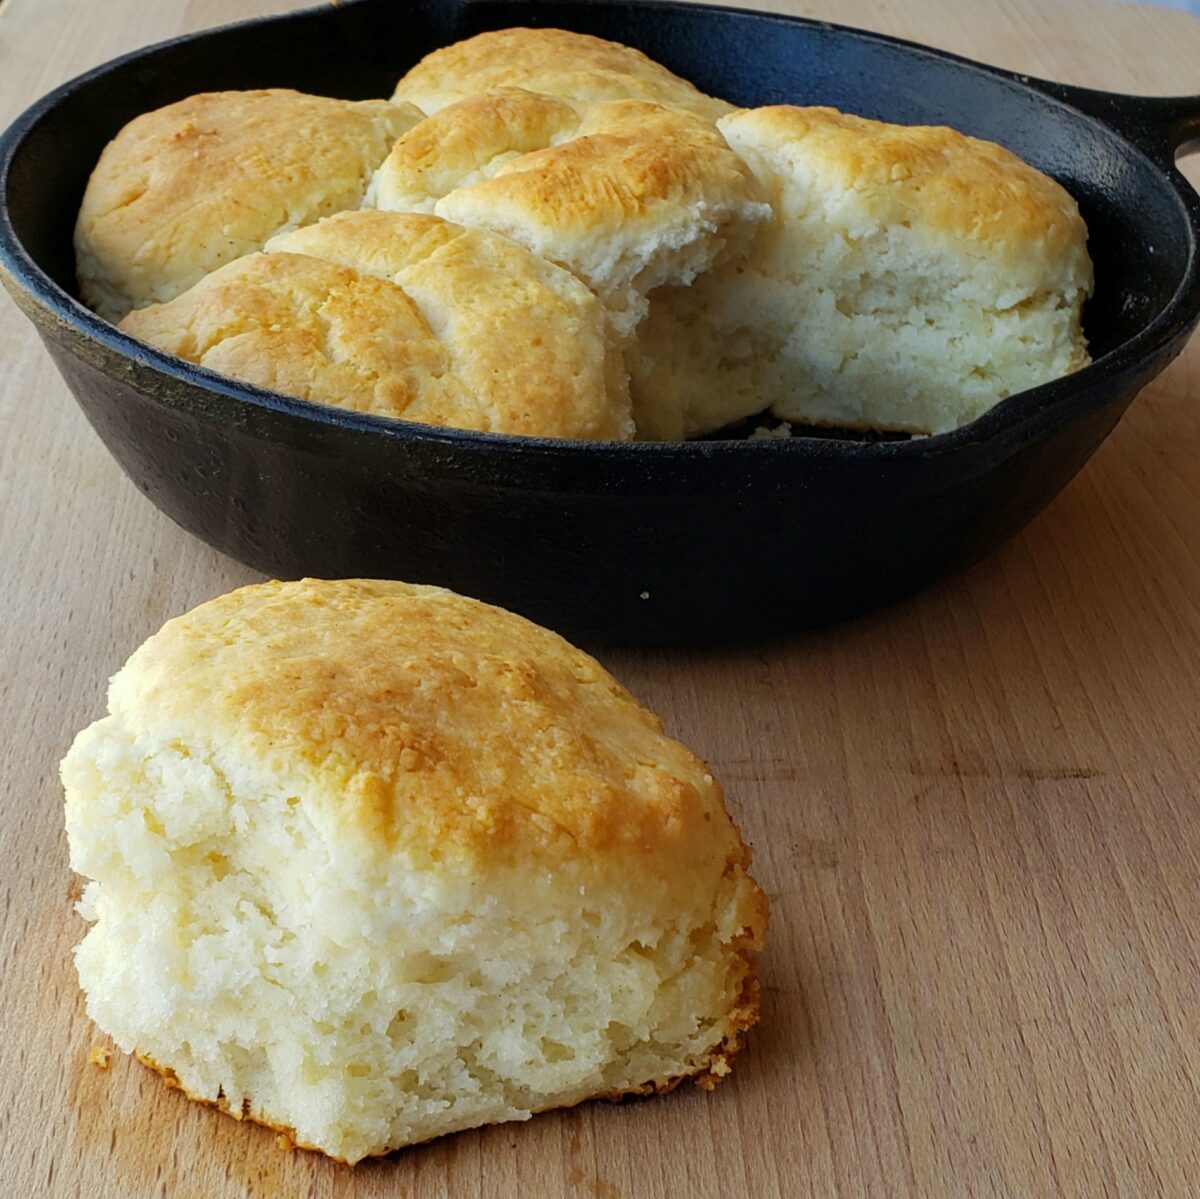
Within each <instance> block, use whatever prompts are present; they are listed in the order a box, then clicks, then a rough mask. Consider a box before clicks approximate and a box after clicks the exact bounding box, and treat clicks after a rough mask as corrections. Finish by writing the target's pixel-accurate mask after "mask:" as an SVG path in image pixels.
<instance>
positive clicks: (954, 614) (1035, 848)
mask: <svg viewBox="0 0 1200 1199" xmlns="http://www.w3.org/2000/svg"><path fill="white" fill-rule="evenodd" d="M396 2H397V3H403V2H404V0H396ZM286 6H287V5H286V4H285V2H284V0H253V2H235V0H190V2H189V3H183V2H175V0H157V2H156V3H153V4H145V3H140V2H137V0H106V2H105V3H103V4H99V3H88V2H87V0H70V2H68V0H7V3H5V4H2V5H0V124H2V123H7V121H8V120H9V119H10V118H11V117H12V116H13V115H15V114H16V112H17V111H18V110H19V109H20V108H21V107H23V106H24V105H25V104H26V103H27V102H28V101H30V100H32V99H33V98H34V97H35V96H37V95H38V94H40V93H41V92H43V91H45V90H46V89H48V88H49V87H51V86H52V85H54V84H55V83H57V82H59V81H60V80H62V79H64V78H65V77H67V76H69V75H72V74H74V73H76V72H78V71H80V70H82V69H84V68H86V67H88V66H91V65H92V64H94V63H96V62H99V61H101V60H103V59H105V58H108V57H110V56H112V55H114V54H117V53H119V52H121V51H124V50H127V49H129V48H132V47H134V46H136V45H138V44H141V43H143V42H147V41H151V40H156V39H158V38H161V37H165V36H168V35H171V34H174V33H177V32H181V31H184V30H189V29H194V28H197V27H200V26H203V25H208V24H215V23H218V22H221V21H225V20H228V19H231V18H234V17H235V16H239V15H244V14H250V13H254V12H259V11H268V10H271V9H282V8H284V7H286ZM776 7H779V8H792V9H794V10H797V11H804V12H810V13H815V14H817V15H821V16H825V17H830V18H833V19H838V20H842V21H845V22H849V23H858V24H861V25H866V26H871V27H875V28H879V29H883V30H886V31H887V32H892V33H898V34H902V35H905V36H909V37H912V38H915V39H920V40H925V41H928V42H933V43H936V44H938V45H942V46H945V47H948V48H951V49H954V50H957V51H960V52H964V53H967V54H971V55H974V56H976V57H980V58H986V59H989V60H992V61H995V62H1000V63H1003V64H1005V65H1007V66H1011V67H1015V68H1020V69H1023V70H1027V71H1030V72H1034V73H1038V74H1042V75H1047V76H1057V77H1059V78H1062V79H1065V80H1070V81H1075V82H1084V83H1089V84H1093V85H1096V86H1104V87H1110V88H1115V89H1126V90H1140V91H1146V92H1172V91H1174V92H1187V91H1200V24H1198V23H1195V22H1193V21H1192V20H1191V19H1190V18H1188V17H1184V16H1182V15H1180V14H1176V13H1171V12H1167V11H1162V10H1150V9H1145V8H1133V7H1131V6H1100V5H1095V6H1088V7H1085V6H1082V5H1079V4H1076V3H1074V2H1072V3H1071V4H1067V3H1055V2H1049V3H1047V2H1045V0H995V2H985V0H974V2H973V3H960V2H959V0H903V2H902V3H898V4H884V3H883V2H882V0H855V2H853V3H844V4H836V3H833V2H832V0H830V2H828V3H812V4H804V3H797V4H789V3H781V4H777V5H776ZM1193 177H1195V175H1194V174H1193ZM0 430H3V432H2V433H0V603H2V605H3V606H2V608H0V614H2V620H3V625H2V631H0V696H2V703H0V713H2V719H3V737H2V743H0V755H2V757H0V898H2V903H0V1021H2V1022H3V1035H2V1036H0V1195H3V1196H6V1197H11V1199H33V1197H42V1196H47V1197H48V1196H73V1195H83V1196H88V1197H89V1199H91V1197H101V1199H109V1197H116V1199H126V1197H128V1199H141V1197H142V1196H152V1195H168V1196H172V1197H173V1199H174V1197H178V1199H192V1197H193V1196H195V1197H200V1196H203V1197H205V1199H210V1197H218V1196H219V1197H224V1196H241V1195H255V1196H292V1195H304V1196H320V1197H323V1199H324V1197H332V1196H343V1197H351V1196H353V1197H354V1199H365V1197H367V1196H384V1195H387V1196H400V1195H403V1196H413V1197H414V1199H415V1197H422V1199H423V1197H426V1196H430V1197H432V1196H453V1197H454V1199H459V1197H463V1199H468V1197H470V1196H481V1197H492V1196H503V1195H508V1194H517V1193H520V1194H522V1195H526V1196H585V1197H592V1199H619V1197H623V1199H634V1197H638V1199H640V1197H643V1196H649V1197H657V1196H668V1195H669V1196H683V1195H687V1196H715V1195H728V1196H739V1197H740V1196H745V1197H753V1199H758V1197H763V1199H770V1197H772V1196H786V1197H789V1199H790V1197H792V1196H806V1195H814V1196H826V1195H840V1196H858V1195H870V1196H905V1195H920V1196H943V1195H944V1196H964V1195H996V1196H1041V1195H1053V1194H1059V1193H1062V1194H1067V1195H1075V1196H1087V1197H1094V1196H1100V1195H1110V1194H1112V1195H1116V1194H1122V1195H1129V1196H1137V1197H1148V1196H1154V1195H1166V1196H1185V1195H1194V1194H1197V1193H1198V1192H1200V1162H1198V1160H1197V1158H1198V1148H1197V1147H1198V1143H1200V1136H1198V1133H1200V974H1198V971H1197V967H1198V962H1200V782H1198V777H1197V776H1198V773H1200V722H1198V721H1197V710H1198V707H1200V702H1198V701H1200V345H1197V346H1195V347H1193V348H1192V349H1191V350H1189V351H1188V352H1186V353H1185V355H1184V357H1183V358H1182V359H1181V360H1180V361H1179V362H1178V363H1177V364H1176V365H1175V366H1174V367H1173V368H1172V369H1171V370H1170V371H1169V372H1168V373H1167V374H1166V375H1165V376H1164V377H1163V378H1162V379H1160V380H1159V381H1158V382H1157V383H1156V384H1155V385H1154V386H1153V387H1151V388H1150V389H1149V390H1148V391H1147V392H1146V393H1145V394H1144V396H1143V397H1142V398H1141V399H1140V400H1139V401H1138V402H1137V403H1136V405H1135V406H1134V408H1133V409H1132V411H1131V412H1130V414H1129V416H1128V417H1127V418H1126V419H1125V421H1124V422H1123V423H1122V424H1121V425H1120V427H1119V428H1118V429H1117V431H1116V432H1115V433H1114V435H1113V436H1112V437H1111V439H1110V440H1109V441H1108V443H1107V444H1106V445H1105V446H1104V448H1103V449H1102V450H1101V451H1100V453H1099V454H1097V456H1096V457H1095V459H1094V460H1093V462H1092V463H1091V464H1090V465H1089V466H1088V467H1087V469H1086V470H1085V471H1084V472H1083V474H1082V475H1081V476H1080V478H1079V479H1078V480H1077V481H1076V482H1075V483H1074V484H1073V485H1072V486H1071V487H1070V488H1069V489H1068V490H1067V491H1066V492H1065V494H1063V496H1062V497H1061V498H1060V499H1059V500H1058V501H1057V502H1056V503H1055V504H1054V505H1053V506H1052V507H1051V508H1050V509H1049V510H1048V511H1047V512H1046V513H1045V514H1044V515H1043V516H1042V517H1041V518H1039V519H1038V520H1037V521H1036V522H1035V524H1034V525H1033V526H1032V527H1031V528H1030V529H1029V530H1028V531H1027V532H1026V533H1025V534H1024V535H1023V536H1021V537H1020V538H1019V539H1018V540H1017V541H1016V542H1015V543H1013V544H1012V545H1010V546H1009V547H1008V548H1006V549H1004V550H1003V551H1001V552H1000V553H998V554H996V555H995V556H994V557H992V558H991V559H990V560H988V561H987V562H985V563H983V564H981V565H980V566H978V567H976V568H975V569H973V570H972V571H970V572H969V573H968V574H966V575H964V576H962V577H959V578H957V579H954V580H951V581H949V582H947V583H944V584H942V585H939V586H937V587H935V588H933V589H932V590H931V591H928V592H927V593H925V594H924V595H922V596H920V597H918V598H917V599H914V600H912V601H910V602H908V603H905V604H903V605H902V606H900V607H897V608H894V609H892V610H890V611H887V612H884V613H881V614H878V615H875V616H872V617H869V618H867V619H864V620H860V621H858V622H857V623H854V624H852V625H848V626H845V627H841V628H837V629H834V630H831V631H827V632H820V633H815V634H812V635H808V636H804V637H801V638H797V639H795V640H791V641H786V642H781V643H778V644H774V645H770V646H760V647H756V648H754V649H737V650H729V651H724V652H705V653H681V652H680V653H654V652H642V653H609V654H606V655H604V656H605V659H606V661H607V663H608V664H609V665H610V666H611V667H612V668H613V669H614V670H615V672H616V673H617V675H618V676H620V677H621V678H622V679H623V680H624V681H625V682H627V683H628V684H629V685H630V686H632V688H633V689H634V690H635V691H636V692H638V693H639V694H640V695H642V696H643V697H644V698H645V699H646V700H647V701H648V702H649V703H650V704H651V705H652V706H654V707H655V708H657V709H658V710H659V711H661V712H662V713H663V714H664V716H665V718H666V720H667V723H668V726H669V727H670V728H671V729H672V730H673V731H674V732H676V733H677V734H678V735H680V736H681V737H683V738H684V739H685V740H686V741H688V742H689V743H690V744H691V745H693V746H695V747H696V748H697V749H698V750H699V751H700V752H702V753H703V754H705V755H706V756H707V757H708V758H709V759H710V761H711V762H712V764H713V767H714V769H715V771H716V773H717V774H718V776H719V777H720V778H721V779H723V780H724V781H725V783H726V784H727V787H728V790H729V792H730V795H731V799H732V804H733V806H734V808H735V809H736V814H737V816H738V818H739V820H740V822H741V824H742V826H743V828H744V830H745V831H746V833H747V835H748V837H749V839H750V840H751V842H752V843H753V844H754V845H755V846H756V847H757V859H756V862H757V867H756V873H757V875H758V877H759V879H760V880H761V881H762V883H763V885H764V886H765V888H766V890H767V891H768V892H769V894H770V897H771V900H772V903H773V914H772V927H771V935H770V943H769V949H768V952H767V954H766V956H765V958H764V960H763V963H762V973H763V981H764V1010H763V1022H762V1027H761V1030H760V1031H759V1032H757V1033H756V1034H755V1036H754V1039H753V1044H752V1047H751V1049H750V1050H749V1052H748V1053H747V1054H746V1055H745V1056H744V1057H743V1058H742V1059H741V1060H740V1061H739V1064H738V1068H737V1070H736V1073H735V1075H734V1077H733V1079H732V1080H731V1081H730V1082H729V1083H727V1084H726V1085H724V1086H722V1087H720V1088H719V1089H718V1090H717V1091H716V1092H715V1093H714V1094H712V1095H711V1096H710V1095H706V1094H704V1093H703V1092H700V1091H697V1090H694V1089H688V1090H684V1091H681V1092H678V1093H676V1094H675V1095H673V1096H671V1097H668V1098H665V1099H661V1100H656V1101H652V1102H645V1103H636V1104H630V1105H626V1106H622V1107H613V1106H608V1105H592V1106H588V1107H584V1108H582V1109H578V1110H575V1111H571V1112H566V1113H562V1114H552V1115H548V1116H543V1117H540V1118H538V1119H535V1120H534V1121H532V1122H530V1123H528V1124H525V1125H519V1126H507V1127H500V1128H493V1129H489V1130H485V1131H482V1132H477V1133H468V1134H464V1135H461V1136H458V1137H454V1138H451V1139H448V1140H444V1141H442V1142H438V1143H436V1144H433V1145H431V1146H428V1147H425V1148H421V1149H417V1150H415V1151H412V1152H408V1153H404V1154H400V1155H398V1156H396V1157H394V1158H392V1159H391V1160H387V1161H384V1162H382V1163H374V1164H366V1165H363V1166H361V1167H360V1168H359V1169H358V1170H356V1171H353V1172H352V1171H350V1170H348V1169H346V1168H344V1167H337V1166H334V1165H331V1164H329V1163H328V1162H326V1161H324V1160H322V1159H320V1158H318V1157H316V1156H314V1155H311V1154H306V1153H294V1154H288V1153H286V1152H283V1151H281V1150H280V1149H279V1148H278V1147H277V1145H276V1142H275V1138H274V1136H273V1135H272V1134H270V1133H268V1132H265V1131H264V1130H262V1129H259V1128H256V1127H254V1126H252V1125H248V1124H247V1125H239V1124H237V1123H235V1122H233V1121H232V1120H230V1119H228V1118H227V1117H224V1116H221V1115H218V1114H217V1113H215V1112H212V1111H210V1110H206V1109H203V1108H200V1107H196V1106H193V1105H190V1104H189V1103H187V1102H186V1101H185V1100H184V1099H182V1098H181V1097H180V1096H179V1095H178V1093H175V1092H169V1091H167V1090H165V1089H164V1088H163V1087H162V1085H161V1084H160V1082H159V1081H158V1079H157V1078H155V1077H154V1076H152V1075H150V1074H149V1073H147V1072H146V1071H144V1070H143V1069H142V1068H141V1067H139V1066H138V1065H136V1064H134V1063H131V1062H130V1061H128V1060H125V1059H122V1058H118V1059H116V1060H115V1061H114V1063H113V1065H112V1068H111V1069H110V1070H108V1071H107V1072H104V1071H101V1070H99V1069H97V1068H95V1067H94V1066H90V1065H89V1064H88V1062H87V1053H88V1049H89V1047H90V1046H91V1045H92V1044H93V1042H94V1041H96V1040H98V1039H100V1038H98V1037H97V1035H96V1034H95V1032H94V1030H93V1029H92V1028H91V1026H90V1025H89V1023H88V1021H87V1019H86V1018H85V1016H84V1014H83V1007H82V1003H81V1001H80V998H79V996H78V993H77V989H76V983H75V976H74V971H73V968H72V965H71V961H70V948H71V946H72V945H73V944H74V943H75V942H76V941H77V940H78V938H79V937H80V935H81V932H82V928H83V926H82V922H81V921H80V920H79V919H78V918H77V917H76V916H74V915H73V914H72V911H71V899H72V897H73V895H74V893H75V892H74V886H73V883H72V881H71V876H70V874H69V872H68V869H67V864H66V849H65V844H64V839H63V836H62V832H61V815H60V808H61V797H60V792H59V787H58V783H57V778H56V770H55V768H56V763H57V761H58V759H59V758H60V757H61V755H62V753H63V751H64V749H65V748H66V746H67V744H68V743H69V741H70V738H71V736H72V734H73V733H74V732H75V731H76V730H77V729H79V728H80V727H81V726H82V725H84V724H85V723H87V722H88V721H89V720H91V719H92V718H94V717H95V716H96V715H97V714H98V713H99V712H100V711H101V709H102V695H103V689H104V684H105V680H106V678H107V676H108V675H109V674H110V673H112V672H113V671H114V670H115V669H116V668H117V666H119V665H120V663H121V662H122V661H123V660H124V658H125V657H126V655H127V654H128V653H129V652H130V651H131V650H132V649H133V648H134V647H135V646H136V645H137V644H138V643H139V642H140V641H141V640H142V639H143V638H144V637H146V636H147V635H148V634H149V633H151V632H152V631H153V630H154V629H156V628H157V627H158V626H159V625H160V624H161V623H162V621H163V620H164V619H165V618H167V617H168V616H170V615H172V614H174V613H177V612H180V611H182V610H184V609H186V608H188V607H190V606H191V605H193V604H195V603H197V602H198V601H200V600H202V599H205V598H207V597H209V596H212V595H214V594H216V593H218V592H222V591H225V590H227V589H229V588H231V587H233V586H236V585H238V584H240V583H243V582H246V581H248V580H249V579H250V578H251V577H252V576H251V574H250V573H249V572H248V571H246V570H244V569H243V568H241V567H239V566H237V565H235V564H233V563H231V562H229V561H227V560H225V559H223V558H221V557H219V556H218V555H217V554H215V553H213V552H212V551H210V550H208V549H206V548H204V547H203V546H201V545H200V544H198V543H197V542H195V541H192V540H191V539H190V538H188V537H187V536H185V535H184V534H183V533H182V532H180V531H179V530H178V529H176V528H175V527H174V526H173V525H172V524H171V523H170V522H169V521H168V520H167V519H166V517H164V516H162V515H160V514H159V513H158V512H157V511H156V510H155V509H154V508H153V507H151V506H150V504H149V503H148V502H147V501H146V500H145V499H144V498H142V496H141V495H139V494H138V493H137V492H136V491H135V489H134V488H133V486H132V485H131V484H130V483H128V482H127V481H126V479H125V478H124V477H123V476H122V475H121V474H120V472H119V471H118V469H117V468H116V466H115V465H114V464H113V463H112V462H111V461H110V460H109V458H108V457H107V455H106V454H105V452H104V450H103V449H102V448H101V446H100V443H99V442H98V440H97V439H96V437H95V436H94V435H93V434H92V433H91V431H90V430H89V429H88V427H87V426H86V424H85V422H84V420H83V418H82V416H81V415H80V414H79V412H78V411H77V410H76V408H75V406H74V404H73V403H72V401H71V400H70V398H69V396H68V394H67V391H66V388H65V387H64V386H63V385H62V383H61V382H60V381H59V379H58V377H57V376H56V374H55V372H54V369H53V368H52V366H51V365H50V363H49V361H48V359H47V358H46V356H45V355H44V353H43V351H42V349H41V347H40V345H39V344H38V343H37V341H36V339H35V337H34V335H33V333H32V330H31V329H30V328H28V327H27V326H26V325H25V323H24V322H23V320H22V319H21V318H20V317H19V315H18V314H17V312H16V310H15V308H14V307H13V306H12V305H11V304H9V303H8V302H7V301H0Z"/></svg>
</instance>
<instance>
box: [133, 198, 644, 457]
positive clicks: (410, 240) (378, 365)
mask: <svg viewBox="0 0 1200 1199" xmlns="http://www.w3.org/2000/svg"><path fill="white" fill-rule="evenodd" d="M266 250H267V252H264V253H256V254H251V255H248V256H247V257H245V258H240V259H238V260H236V261H235V262H232V263H230V264H229V265H228V266H225V267H222V268H221V269H219V270H218V271H215V272H214V273H213V274H211V275H208V276H207V277H205V278H204V279H203V280H201V281H200V283H198V284H197V285H196V286H195V287H193V288H191V289H190V290H189V291H187V292H185V293H184V294H183V295H181V296H179V297H178V298H176V299H174V300H172V301H170V302H169V303H166V304H159V305H154V306H151V307H149V308H143V309H139V310H138V311H136V312H132V313H130V314H129V315H128V316H127V317H126V318H125V320H124V321H122V323H121V328H122V329H124V330H125V331H126V332H128V333H130V334H132V335H133V336H134V337H137V338H139V339H140V340H142V341H145V342H147V343H149V344H151V345H154V346H157V347H158V348H159V349H162V350H166V351H167V352H169V353H171V354H174V355H176V356H177V357H180V358H184V359H187V360H188V361H189V362H195V363H198V364H199V365H201V366H205V367H208V368H209V369H211V370H214V371H218V372H220V373H221V374H225V375H230V376H232V377H233V378H236V379H241V380H243V381H245V382H247V383H253V384H255V385H257V386H260V387H266V388H270V389H271V390H274V391H278V392H282V393H283V394H285V395H291V396H297V397H299V398H300V399H304V400H311V401H314V402H317V403H324V404H330V405H333V406H336V407H339V408H345V409H348V410H351V411H355V412H365V413H371V414H373V415H376V416H388V417H395V418H399V419H404V420H413V421H422V422H425V423H428V424H434V425H450V426H454V427H457V428H463V429H478V430H482V431H486V432H493V433H516V434H532V435H541V436H551V437H569V438H578V439H597V438H605V439H613V440H625V439H627V438H629V437H630V436H632V433H633V423H632V419H631V416H630V400H629V391H628V383H627V377H626V374H625V371H624V367H623V364H622V360H621V355H620V350H619V348H618V346H617V344H616V340H615V338H614V336H613V333H612V330H611V326H610V324H609V322H608V321H607V319H606V316H605V313H604V309H603V307H602V306H601V304H600V302H599V301H598V300H597V299H596V297H595V296H594V295H593V294H592V293H591V292H590V291H589V290H588V288H587V287H586V286H585V285H584V284H583V283H581V282H580V281H579V280H578V279H576V278H575V277H574V276H573V275H571V274H570V273H569V272H568V271H566V270H563V269H562V268H561V267H557V266H555V265H554V264H553V263H549V262H546V261H544V260H543V259H541V258H538V257H537V256H536V255H534V254H531V253H530V252H529V251H528V250H526V249H524V248H523V247H521V246H519V245H517V244H516V243H515V242H512V241H510V240H508V239H507V238H504V237H500V236H498V235H496V234H492V233H489V232H487V231H481V230H470V229H464V228H462V227H461V226H459V225H454V224H451V223H449V222H447V221H443V220H441V219H440V218H438V217H433V216H422V215H417V214H411V213H391V212H373V211H361V212H345V213H340V214H338V215H336V216H333V217H329V218H327V219H326V220H323V221H320V222H318V223H316V224H312V225H307V226H305V227H304V228H302V229H297V230H293V231H291V232H288V233H284V234H279V235H277V236H276V237H274V238H272V239H271V240H270V241H269V242H268V243H267V247H266Z"/></svg>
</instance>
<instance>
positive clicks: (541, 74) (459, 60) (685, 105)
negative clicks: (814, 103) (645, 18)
mask: <svg viewBox="0 0 1200 1199" xmlns="http://www.w3.org/2000/svg"><path fill="white" fill-rule="evenodd" d="M497 87H523V88H526V89H528V90H529V91H534V92H542V93H544V94H545V95H548V96H557V97H559V98H561V99H564V100H582V101H590V100H648V101H650V102H651V103H654V104H662V105H665V106H667V107H669V108H681V109H685V110H687V111H688V112H693V113H695V114H696V115H697V116H702V117H705V118H706V119H707V120H710V121H715V120H716V119H717V117H719V116H722V115H724V114H725V113H727V112H730V111H731V110H732V107H733V106H732V105H730V104H727V103H726V102H725V101H724V100H717V99H714V98H713V97H711V96H706V95H704V93H703V92H701V91H699V90H698V89H697V88H695V87H694V86H693V85H692V84H690V83H688V82H687V80H685V79H680V78H679V76H678V75H675V74H672V72H670V71H668V70H667V68H666V67H664V66H662V65H661V64H659V63H657V62H655V61H654V60H653V59H650V58H647V57H646V55H644V54H643V53H642V52H641V51H640V50H634V49H633V48H632V47H631V46H622V45H620V44H619V43H617V42H609V41H605V40H604V39H603V38H598V37H592V36H590V35H588V34H584V33H569V32H568V31H566V30H565V29H522V28H514V29H500V30H495V31H493V32H490V33H481V34H479V35H477V36H476V37H473V38H468V39H467V40H466V41H462V42H456V43H455V44H454V45H452V46H446V47H444V48H442V49H440V50H435V51H434V52H433V53H432V54H429V55H427V56H426V57H425V58H423V59H422V60H421V61H420V62H419V63H417V65H416V66H415V67H413V69H412V70H411V71H409V72H408V74H407V75H405V76H404V78H403V79H401V80H400V82H399V83H398V84H397V85H396V91H395V95H394V97H393V99H396V100H407V101H408V102H409V103H410V104H415V105H416V106H417V107H418V108H420V109H422V110H423V111H424V112H428V113H434V112H437V111H439V110H440V109H443V108H445V107H446V106H447V105H449V104H453V103H455V102H456V101H458V100H463V99H465V98H466V97H468V96H471V95H474V94H475V93H477V92H485V91H490V90H491V89H492V88H497Z"/></svg>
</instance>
